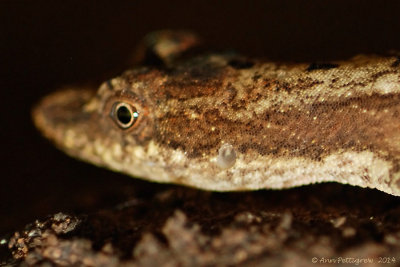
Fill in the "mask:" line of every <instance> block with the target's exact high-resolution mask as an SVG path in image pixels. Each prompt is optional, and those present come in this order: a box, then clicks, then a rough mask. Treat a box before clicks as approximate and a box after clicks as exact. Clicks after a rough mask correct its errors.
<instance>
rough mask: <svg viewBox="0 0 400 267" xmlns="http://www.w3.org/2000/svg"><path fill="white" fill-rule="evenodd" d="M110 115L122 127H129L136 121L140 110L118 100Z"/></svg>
mask: <svg viewBox="0 0 400 267" xmlns="http://www.w3.org/2000/svg"><path fill="white" fill-rule="evenodd" d="M110 115H111V117H112V118H113V120H114V121H115V123H116V124H117V125H118V126H119V127H120V128H121V129H129V128H131V127H132V126H133V125H134V124H135V123H136V121H137V119H138V117H139V112H138V111H137V110H136V108H135V107H134V106H132V105H130V104H127V103H125V102H116V103H115V104H114V105H113V108H112V111H111V114H110Z"/></svg>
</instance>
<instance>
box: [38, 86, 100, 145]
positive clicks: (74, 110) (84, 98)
mask: <svg viewBox="0 0 400 267" xmlns="http://www.w3.org/2000/svg"><path fill="white" fill-rule="evenodd" d="M94 94H95V91H94V90H90V89H75V88H74V89H73V88H70V89H64V90H61V91H57V92H55V93H53V94H50V95H48V96H46V97H44V98H43V99H42V100H41V101H40V102H39V103H38V104H37V105H36V106H35V107H34V108H33V110H32V118H33V122H34V124H35V126H36V127H37V128H38V129H39V130H40V131H41V132H42V134H43V135H44V136H45V137H47V138H49V139H50V140H52V141H53V142H55V143H56V145H57V146H59V147H62V148H65V147H70V148H72V144H68V139H73V138H72V137H68V135H71V134H75V135H76V134H77V133H84V132H85V129H86V130H87V128H88V127H89V126H88V123H87V122H88V121H89V119H90V117H91V116H92V113H90V112H85V111H84V109H83V107H84V105H85V104H86V103H87V102H88V101H89V100H90V99H91V98H92V97H93V95H94ZM75 140H78V139H77V138H75ZM74 142H75V141H74ZM74 145H75V144H74Z"/></svg>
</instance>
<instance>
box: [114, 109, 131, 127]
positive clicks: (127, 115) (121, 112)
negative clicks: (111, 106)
mask: <svg viewBox="0 0 400 267" xmlns="http://www.w3.org/2000/svg"><path fill="white" fill-rule="evenodd" d="M117 118H118V120H119V121H120V122H121V123H122V124H128V123H129V122H130V121H131V120H132V113H131V111H130V110H129V109H128V108H127V107H125V106H120V107H119V108H118V110H117Z"/></svg>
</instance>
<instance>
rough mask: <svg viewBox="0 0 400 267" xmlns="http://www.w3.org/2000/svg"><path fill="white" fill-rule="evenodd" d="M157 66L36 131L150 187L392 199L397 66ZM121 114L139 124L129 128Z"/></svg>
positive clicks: (83, 98) (108, 85)
mask: <svg viewBox="0 0 400 267" xmlns="http://www.w3.org/2000/svg"><path fill="white" fill-rule="evenodd" d="M153 41H154V40H153ZM179 44H182V40H179ZM169 45H171V44H170V43H169ZM161 47H162V46H161ZM180 47H181V46H180ZM170 48H171V46H169V49H170ZM157 49H159V48H157ZM185 49H186V48H185ZM164 52H165V51H164ZM174 52H176V51H174ZM155 53H156V54H158V55H162V53H161V52H160V51H158V52H157V51H156V52H155ZM162 59H165V56H161V60H162ZM165 62H166V64H165V65H156V66H142V67H137V68H134V69H132V70H128V71H126V72H125V73H123V74H122V75H121V76H120V77H116V78H114V79H112V80H110V81H108V82H105V83H103V84H102V85H101V86H100V88H99V89H98V91H97V92H93V91H90V90H80V89H75V88H71V89H66V90H63V91H59V92H56V93H54V94H52V95H50V96H47V97H45V98H44V99H43V100H42V102H41V103H40V104H39V105H38V106H37V107H36V108H35V109H34V112H33V118H34V121H35V124H36V126H37V127H38V128H39V129H40V130H41V131H42V132H43V134H44V135H45V136H46V137H48V138H49V139H51V140H52V141H54V143H55V144H56V145H57V146H58V147H59V148H60V149H62V150H63V151H65V152H66V153H68V154H69V155H71V156H73V157H76V158H79V159H82V160H85V161H88V162H90V163H93V164H96V165H99V166H104V167H107V168H109V169H112V170H115V171H119V172H123V173H126V174H128V175H131V176H134V177H138V178H143V179H147V180H151V181H157V182H168V183H176V184H184V185H188V186H193V187H197V188H202V189H207V190H216V191H234V190H253V189H262V188H274V189H282V188H289V187H294V186H300V185H305V184H310V183H317V182H324V181H335V182H339V183H345V184H351V185H357V186H362V187H371V188H377V189H379V190H382V191H384V192H386V193H389V194H393V195H397V196H399V195H400V116H399V114H400V58H398V57H377V56H357V57H354V58H352V59H350V60H347V61H338V62H331V63H329V64H315V63H314V64H284V63H274V62H263V61H259V60H255V59H248V58H245V57H241V56H237V55H231V54H203V55H199V56H195V57H192V58H189V59H187V58H186V59H181V60H179V59H178V58H173V59H171V58H168V61H165ZM118 103H119V104H121V103H123V105H125V106H127V107H131V108H132V110H133V111H136V115H138V117H137V119H136V121H135V122H134V123H133V125H132V126H130V127H127V129H123V128H121V127H120V126H119V125H118V121H120V119H121V118H120V117H118V115H117V114H118V112H117V111H118V110H119V109H118V108H117V107H116V105H118ZM125 111H126V110H125ZM128 114H129V113H128ZM130 115H132V114H130ZM122 119H123V118H122ZM125 119H126V117H125ZM128 119H129V116H128Z"/></svg>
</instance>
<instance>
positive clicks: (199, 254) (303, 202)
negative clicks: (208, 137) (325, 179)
mask: <svg viewBox="0 0 400 267" xmlns="http://www.w3.org/2000/svg"><path fill="white" fill-rule="evenodd" d="M157 190H158V189H157ZM157 190H156V192H154V194H150V195H137V196H135V197H134V198H132V199H130V200H127V201H126V202H125V203H122V204H120V205H118V206H116V207H114V208H110V209H104V210H100V211H97V212H94V213H92V214H83V215H79V216H72V215H66V214H63V213H58V214H55V215H53V216H49V217H48V218H46V219H44V220H38V221H36V222H34V223H32V224H30V225H28V226H27V227H26V228H25V229H24V230H23V231H18V232H16V233H15V234H14V235H13V236H12V237H11V238H9V241H8V246H9V250H10V251H11V253H12V258H10V259H8V263H10V264H11V263H14V264H17V263H22V264H23V265H27V266H32V265H35V266H36V265H39V266H40V265H42V266H46V264H48V263H50V264H55V265H59V266H70V265H78V266H215V265H217V266H227V265H228V266H232V265H238V264H240V265H244V266H265V264H268V265H269V266H309V265H310V263H311V262H312V261H313V260H316V262H317V263H318V265H324V264H330V263H328V261H335V260H336V263H337V264H339V265H343V266H349V265H348V264H353V265H354V264H356V261H357V262H358V265H363V264H364V263H368V266H380V265H382V264H383V262H379V260H382V259H383V260H386V261H388V263H390V264H391V265H392V266H395V265H396V264H398V263H399V261H400V224H399V220H400V203H399V200H398V199H397V198H395V197H391V196H387V195H386V194H381V193H378V192H376V191H372V190H363V189H355V188H352V187H343V186H339V185H332V184H330V185H320V186H312V187H308V188H300V189H294V190H286V191H260V192H252V193H236V194H216V193H209V192H203V191H198V190H193V189H188V188H180V187H174V186H166V187H164V188H162V190H159V191H157ZM338 196H340V197H338ZM13 260H14V262H13ZM386 266H387V265H386Z"/></svg>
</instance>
